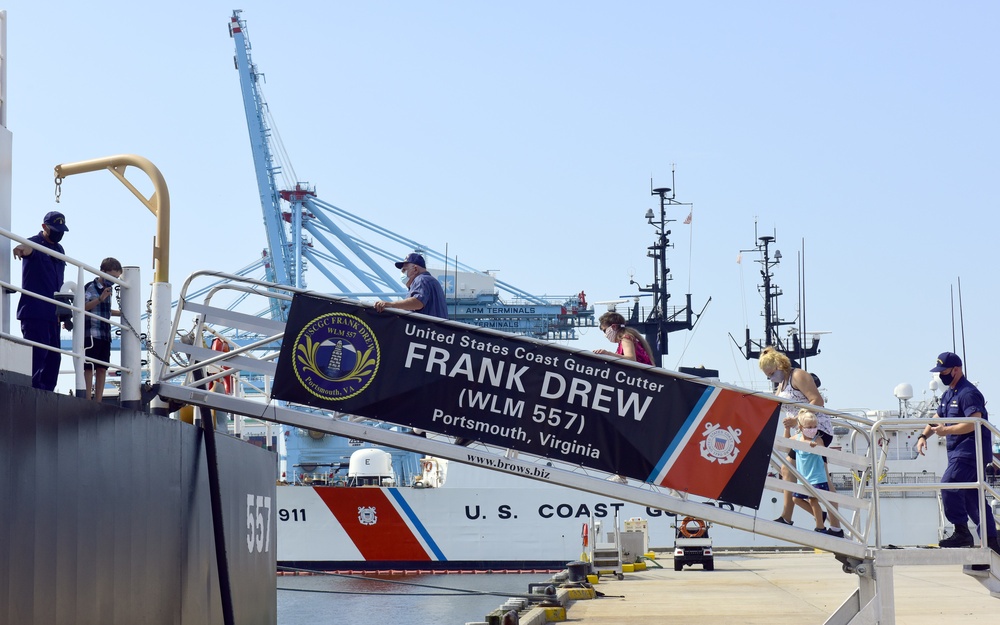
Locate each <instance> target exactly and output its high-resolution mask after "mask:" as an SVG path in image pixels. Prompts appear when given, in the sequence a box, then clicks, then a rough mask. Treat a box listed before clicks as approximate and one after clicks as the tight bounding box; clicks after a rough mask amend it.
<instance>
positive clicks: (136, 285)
mask: <svg viewBox="0 0 1000 625" xmlns="http://www.w3.org/2000/svg"><path fill="white" fill-rule="evenodd" d="M122 280H123V281H124V282H125V288H123V289H122V290H121V294H122V301H121V313H122V316H121V320H122V322H123V323H124V322H128V323H129V324H131V325H130V328H123V329H122V333H121V337H122V339H121V359H122V390H121V393H122V395H121V403H122V406H124V407H126V408H132V409H133V410H139V409H141V408H142V341H141V340H140V339H139V336H138V335H139V334H141V333H142V327H141V326H138V327H137V326H136V325H135V324H138V323H139V320H140V319H142V304H141V302H142V283H141V282H140V281H139V268H138V267H135V266H130V267H123V272H122Z"/></svg>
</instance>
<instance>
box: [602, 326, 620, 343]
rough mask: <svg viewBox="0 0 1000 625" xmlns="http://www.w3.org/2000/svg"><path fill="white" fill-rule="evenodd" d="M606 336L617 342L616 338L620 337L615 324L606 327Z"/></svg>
mask: <svg viewBox="0 0 1000 625" xmlns="http://www.w3.org/2000/svg"><path fill="white" fill-rule="evenodd" d="M604 336H606V337H607V338H608V340H609V341H611V342H612V343H617V341H616V340H615V339H617V338H618V330H615V327H614V326H608V327H607V328H605V329H604Z"/></svg>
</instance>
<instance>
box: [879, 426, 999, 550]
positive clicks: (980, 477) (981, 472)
mask: <svg viewBox="0 0 1000 625" xmlns="http://www.w3.org/2000/svg"><path fill="white" fill-rule="evenodd" d="M915 422H916V423H919V424H920V425H929V424H934V423H941V418H940V417H911V418H906V419H896V418H885V419H879V420H878V421H876V422H875V423H874V424H873V425H872V432H873V436H874V435H875V434H878V433H880V432H882V431H883V430H887V429H894V428H900V427H904V426H911V424H913V423H915ZM959 423H972V424H975V425H976V427H975V428H973V433H974V434H975V444H976V479H977V481H976V482H935V483H930V484H928V483H924V484H919V485H916V484H914V485H908V484H880V483H879V481H878V480H873V481H872V499H873V500H874V501H875V502H876V505H875V513H876V514H878V511H879V506H878V503H877V502H878V501H879V499H880V497H881V493H882V492H883V491H884V492H892V491H903V490H929V489H933V490H938V491H941V490H946V489H948V490H950V489H976V490H977V491H979V518H980V520H983V519H985V518H986V494H987V493H989V494H990V495H991V496H992V497H993V498H994V499H1000V494H998V493H997V491H996V490H994V489H993V488H992V487H991V486H990V485H989V484H988V483H987V482H986V466H987V465H988V464H991V463H992V462H993V458H992V457H991V458H990V462H986V458H985V457H984V456H983V427H985V428H986V429H988V430H989V431H990V432H991V433H992V435H993V436H1000V429H998V428H997V427H996V426H994V425H993V424H992V423H990V422H989V421H987V420H986V419H982V418H980V417H948V424H959ZM911 486H919V488H911ZM875 527H876V534H875V547H876V548H880V547H881V544H882V543H881V535H880V530H881V524H879V523H876V525H875ZM980 527H981V528H982V531H983V533H981V534H980V537H979V538H980V541H981V545H980V548H981V549H989V547H988V546H987V544H986V534H985V531H986V528H985V523H980Z"/></svg>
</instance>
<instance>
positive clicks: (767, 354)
mask: <svg viewBox="0 0 1000 625" xmlns="http://www.w3.org/2000/svg"><path fill="white" fill-rule="evenodd" d="M758 364H759V365H760V370H761V371H763V372H764V375H766V376H767V377H768V379H769V380H771V382H773V383H774V385H775V390H774V394H775V395H777V396H778V397H781V398H782V399H787V400H789V401H793V402H797V403H803V404H804V403H809V404H812V405H814V406H822V405H823V403H824V402H823V396H822V395H820V394H819V389H818V388H816V382H815V381H814V380H813V376H812V374H811V373H809V372H808V371H804V370H802V369H793V368H792V361H791V360H789V358H788V356H786V355H785V354H782V353H781V352H779V351H778V350H776V349H774V348H773V347H766V348H764V350H763V351H762V352H761V353H760V358H759V359H758ZM798 412H799V408H798V407H796V406H792V405H784V406H783V407H782V419H781V424H782V425H783V426H784V428H785V436H786V437H790V436H791V430H792V428H793V427H798V418H797V415H798ZM815 414H816V418H817V420H818V422H819V435H820V437H821V438H822V440H823V445H825V446H827V447H829V446H830V443H832V442H833V424H832V423H831V422H830V416H829V415H827V414H824V413H822V412H816V413H815ZM823 460H824V461H825V460H826V458H825V457H824V458H823ZM788 461H789V462H790V463H792V464H794V463H795V450H794V449H793V450H791V451H790V452H789V454H788ZM826 472H827V482H829V483H830V484H831V486H832V482H830V469H829V467H827V469H826ZM781 479H783V480H788V481H790V482H794V481H795V478H793V477H792V476H791V475H790V474H789V473H788V469H786V468H785V467H782V468H781ZM794 509H795V501H794V499H793V497H792V493H791V491H785V497H784V502H783V506H782V510H781V516H779V517H778V518H776V519H775V521H777V522H778V523H784V524H786V525H792V510H794ZM827 533H829V534H831V535H832V536H838V537H843V535H844V530H842V529H840V521H839V520H837V518H836V517H835V516H832V517H831V518H830V529H829V530H827Z"/></svg>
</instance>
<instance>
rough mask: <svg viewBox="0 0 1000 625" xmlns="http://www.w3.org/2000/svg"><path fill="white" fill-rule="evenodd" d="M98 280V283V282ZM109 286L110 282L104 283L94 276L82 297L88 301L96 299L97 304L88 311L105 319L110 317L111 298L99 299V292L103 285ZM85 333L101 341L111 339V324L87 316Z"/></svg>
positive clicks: (101, 290) (103, 287) (102, 290)
mask: <svg viewBox="0 0 1000 625" xmlns="http://www.w3.org/2000/svg"><path fill="white" fill-rule="evenodd" d="M98 282H100V284H98ZM108 286H111V284H110V283H107V284H106V283H104V282H103V281H101V279H100V278H95V279H94V280H91V281H90V282H88V283H87V287H86V289H85V292H84V299H86V301H88V302H92V301H94V300H97V306H94V307H93V308H92V309H90V312H92V313H94V314H95V315H100V316H101V317H104V318H105V319H110V318H111V298H110V297H109V298H108V299H106V300H104V301H103V302H102V301H100V300H101V293H103V292H104V289H105V287H108ZM85 328H86V329H85V333H86V335H87V336H89V337H91V338H95V339H100V340H103V341H110V340H111V324H110V323H106V322H104V321H96V320H94V319H92V318H91V317H87V321H86V326H85Z"/></svg>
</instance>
